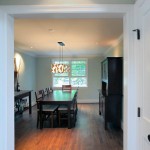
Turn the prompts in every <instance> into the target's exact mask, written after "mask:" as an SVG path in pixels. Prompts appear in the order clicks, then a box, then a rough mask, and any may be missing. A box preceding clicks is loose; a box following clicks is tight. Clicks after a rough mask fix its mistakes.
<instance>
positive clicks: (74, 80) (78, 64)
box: [52, 60, 87, 87]
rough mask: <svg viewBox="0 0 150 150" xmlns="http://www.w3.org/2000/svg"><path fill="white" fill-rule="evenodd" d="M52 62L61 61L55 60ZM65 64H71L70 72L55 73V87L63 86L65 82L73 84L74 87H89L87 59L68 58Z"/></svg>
mask: <svg viewBox="0 0 150 150" xmlns="http://www.w3.org/2000/svg"><path fill="white" fill-rule="evenodd" d="M52 63H61V62H59V61H58V60H53V61H52ZM63 64H68V65H69V66H70V72H68V73H66V72H65V73H54V74H53V87H61V86H62V85H63V84H71V85H72V86H73V87H78V86H79V87H87V60H66V61H63Z"/></svg>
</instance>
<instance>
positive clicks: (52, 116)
mask: <svg viewBox="0 0 150 150" xmlns="http://www.w3.org/2000/svg"><path fill="white" fill-rule="evenodd" d="M53 122H54V115H53V112H51V128H53Z"/></svg>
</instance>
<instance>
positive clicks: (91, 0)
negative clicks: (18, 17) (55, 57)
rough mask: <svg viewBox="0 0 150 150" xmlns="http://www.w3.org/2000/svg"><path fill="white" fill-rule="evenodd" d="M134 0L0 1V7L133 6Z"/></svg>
mask: <svg viewBox="0 0 150 150" xmlns="http://www.w3.org/2000/svg"><path fill="white" fill-rule="evenodd" d="M135 1H136V0H0V5H44V4H46V5H47V4H49V5H62V4H65V5H66V4H69V5H70V4H71V5H74V4H77V5H78V4H86V5H87V4H133V3H134V2H135Z"/></svg>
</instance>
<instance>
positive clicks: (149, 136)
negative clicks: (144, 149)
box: [147, 134, 150, 142]
mask: <svg viewBox="0 0 150 150" xmlns="http://www.w3.org/2000/svg"><path fill="white" fill-rule="evenodd" d="M147 138H148V140H149V142H150V134H149V135H148V136H147Z"/></svg>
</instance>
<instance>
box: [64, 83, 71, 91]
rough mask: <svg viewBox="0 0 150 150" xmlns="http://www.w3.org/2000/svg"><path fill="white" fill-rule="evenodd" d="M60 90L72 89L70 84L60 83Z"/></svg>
mask: <svg viewBox="0 0 150 150" xmlns="http://www.w3.org/2000/svg"><path fill="white" fill-rule="evenodd" d="M62 90H63V91H71V90H72V86H71V85H70V84H69V85H62Z"/></svg>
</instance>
